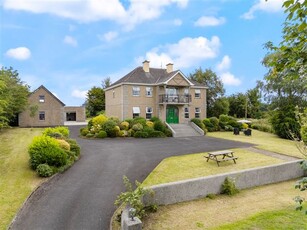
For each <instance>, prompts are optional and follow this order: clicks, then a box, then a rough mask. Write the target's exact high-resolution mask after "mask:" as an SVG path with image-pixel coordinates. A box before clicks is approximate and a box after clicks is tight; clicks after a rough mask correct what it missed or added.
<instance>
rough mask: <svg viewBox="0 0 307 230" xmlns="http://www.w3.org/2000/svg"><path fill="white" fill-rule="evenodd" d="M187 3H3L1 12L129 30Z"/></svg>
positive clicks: (168, 0) (171, 0)
mask: <svg viewBox="0 0 307 230" xmlns="http://www.w3.org/2000/svg"><path fill="white" fill-rule="evenodd" d="M188 1H189V0H159V1H140V0H130V4H129V6H128V7H127V9H126V8H125V7H124V6H123V4H122V3H121V2H120V0H86V1H84V0H73V1H54V0H44V1H37V0H26V1H25V0H4V3H3V6H4V8H5V9H13V10H24V11H29V12H32V13H48V14H53V15H56V16H59V17H64V18H69V19H72V20H76V21H78V22H93V21H99V20H112V21H116V22H118V23H120V24H122V25H124V26H125V27H126V29H132V28H133V27H134V26H135V25H136V24H139V23H142V22H143V21H146V20H152V19H156V18H158V17H159V16H160V15H161V13H162V12H163V9H164V7H166V6H168V5H171V4H176V5H177V6H178V7H180V8H184V7H186V6H187V4H188Z"/></svg>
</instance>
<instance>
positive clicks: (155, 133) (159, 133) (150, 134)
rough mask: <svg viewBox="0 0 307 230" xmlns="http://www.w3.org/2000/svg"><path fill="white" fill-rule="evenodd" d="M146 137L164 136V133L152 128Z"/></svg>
mask: <svg viewBox="0 0 307 230" xmlns="http://www.w3.org/2000/svg"><path fill="white" fill-rule="evenodd" d="M148 137H166V135H165V134H164V133H163V132H161V131H156V130H153V131H152V132H150V133H148Z"/></svg>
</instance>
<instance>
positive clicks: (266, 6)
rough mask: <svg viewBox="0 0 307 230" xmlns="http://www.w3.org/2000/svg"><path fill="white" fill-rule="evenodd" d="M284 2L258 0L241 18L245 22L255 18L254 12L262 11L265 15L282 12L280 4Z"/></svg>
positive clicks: (282, 0)
mask: <svg viewBox="0 0 307 230" xmlns="http://www.w3.org/2000/svg"><path fill="white" fill-rule="evenodd" d="M283 2H284V0H270V1H266V0H258V1H257V2H256V3H255V4H254V5H253V6H252V7H251V8H250V9H249V11H247V12H246V13H244V14H243V15H242V16H241V17H242V18H244V19H247V20H251V19H254V18H255V15H254V14H255V12H256V11H264V12H267V13H274V12H279V11H281V10H282V4H283Z"/></svg>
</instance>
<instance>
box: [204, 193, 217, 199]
mask: <svg viewBox="0 0 307 230" xmlns="http://www.w3.org/2000/svg"><path fill="white" fill-rule="evenodd" d="M206 197H207V198H209V199H210V200H214V199H215V198H216V195H215V194H213V193H209V194H207V196H206Z"/></svg>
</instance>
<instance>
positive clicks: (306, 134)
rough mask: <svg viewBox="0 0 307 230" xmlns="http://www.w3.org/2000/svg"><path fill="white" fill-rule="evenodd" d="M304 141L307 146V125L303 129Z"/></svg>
mask: <svg viewBox="0 0 307 230" xmlns="http://www.w3.org/2000/svg"><path fill="white" fill-rule="evenodd" d="M301 136H302V141H303V142H304V143H305V145H307V125H305V126H303V127H302V128H301Z"/></svg>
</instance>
